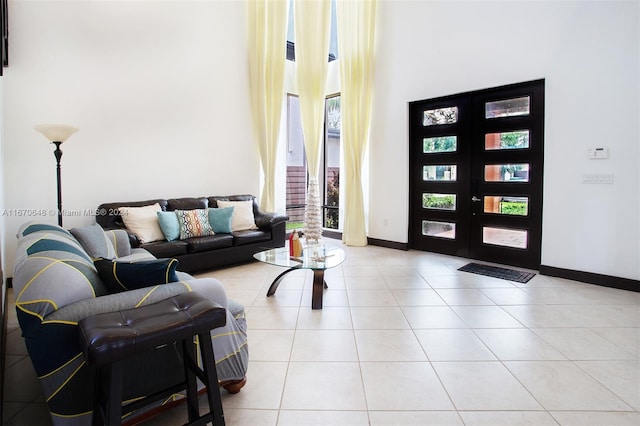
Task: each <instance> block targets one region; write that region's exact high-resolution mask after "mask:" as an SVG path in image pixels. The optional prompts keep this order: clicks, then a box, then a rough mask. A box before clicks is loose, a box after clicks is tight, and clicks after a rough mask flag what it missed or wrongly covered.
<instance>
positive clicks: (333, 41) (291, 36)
mask: <svg viewBox="0 0 640 426" xmlns="http://www.w3.org/2000/svg"><path fill="white" fill-rule="evenodd" d="M293 20H294V13H293V0H289V26H288V28H287V59H288V60H290V61H295V60H296V40H295V31H294V30H293ZM336 59H338V21H337V19H336V0H331V36H330V38H329V62H331V61H335V60H336Z"/></svg>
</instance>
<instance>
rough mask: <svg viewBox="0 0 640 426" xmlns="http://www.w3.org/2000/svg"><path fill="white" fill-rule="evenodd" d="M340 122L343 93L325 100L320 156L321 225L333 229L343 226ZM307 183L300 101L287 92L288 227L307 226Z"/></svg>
mask: <svg viewBox="0 0 640 426" xmlns="http://www.w3.org/2000/svg"><path fill="white" fill-rule="evenodd" d="M340 122H341V114H340V95H334V96H331V97H329V98H327V100H326V102H325V132H324V135H325V136H324V141H323V146H322V150H321V152H322V157H321V159H320V161H321V167H322V169H321V171H322V173H321V175H320V176H319V178H320V193H321V194H323V205H322V210H323V224H322V226H323V227H324V228H330V229H339V228H340V223H339V216H340V214H339V208H340V155H341V147H340ZM307 183H308V174H307V161H306V156H305V151H304V138H303V135H302V126H301V123H300V101H299V98H298V96H296V95H287V178H286V193H287V197H286V204H287V216H289V223H288V224H287V229H301V228H302V227H303V226H304V210H305V200H306V192H307Z"/></svg>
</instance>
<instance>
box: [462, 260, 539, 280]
mask: <svg viewBox="0 0 640 426" xmlns="http://www.w3.org/2000/svg"><path fill="white" fill-rule="evenodd" d="M458 271H464V272H471V273H472V274H479V275H486V276H489V277H494V278H501V279H503V280H509V281H515V282H517V283H526V282H528V281H529V280H530V279H531V278H533V277H535V276H536V274H534V273H533V272H524V271H517V270H515V269H508V268H500V267H498V266H490V265H482V264H480V263H467V264H466V265H464V266H463V267H461V268H458Z"/></svg>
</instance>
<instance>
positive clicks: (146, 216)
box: [118, 204, 164, 243]
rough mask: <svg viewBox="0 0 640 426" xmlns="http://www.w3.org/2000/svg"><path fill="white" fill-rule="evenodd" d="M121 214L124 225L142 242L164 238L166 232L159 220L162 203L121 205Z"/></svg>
mask: <svg viewBox="0 0 640 426" xmlns="http://www.w3.org/2000/svg"><path fill="white" fill-rule="evenodd" d="M118 210H119V211H120V216H121V217H122V221H123V222H124V225H125V226H126V227H127V229H128V230H129V231H131V232H132V233H133V234H134V235H135V236H136V237H138V239H139V240H140V242H141V243H150V242H152V241H159V240H164V234H163V233H162V229H160V224H159V222H158V212H159V211H162V208H161V207H160V204H153V205H150V206H144V207H120V208H119V209H118Z"/></svg>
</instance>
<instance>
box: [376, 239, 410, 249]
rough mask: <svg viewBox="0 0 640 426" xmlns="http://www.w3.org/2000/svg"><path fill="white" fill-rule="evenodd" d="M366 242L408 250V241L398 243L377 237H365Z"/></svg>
mask: <svg viewBox="0 0 640 426" xmlns="http://www.w3.org/2000/svg"><path fill="white" fill-rule="evenodd" d="M367 242H368V243H369V244H370V245H372V246H378V247H385V248H390V249H396V250H404V251H408V250H409V243H398V242H395V241H387V240H379V239H377V238H367Z"/></svg>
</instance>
